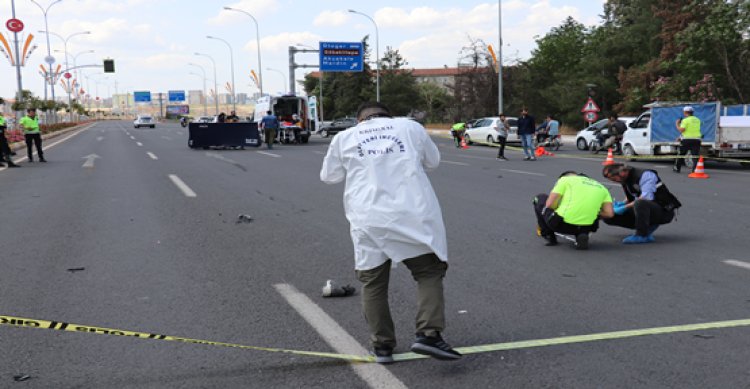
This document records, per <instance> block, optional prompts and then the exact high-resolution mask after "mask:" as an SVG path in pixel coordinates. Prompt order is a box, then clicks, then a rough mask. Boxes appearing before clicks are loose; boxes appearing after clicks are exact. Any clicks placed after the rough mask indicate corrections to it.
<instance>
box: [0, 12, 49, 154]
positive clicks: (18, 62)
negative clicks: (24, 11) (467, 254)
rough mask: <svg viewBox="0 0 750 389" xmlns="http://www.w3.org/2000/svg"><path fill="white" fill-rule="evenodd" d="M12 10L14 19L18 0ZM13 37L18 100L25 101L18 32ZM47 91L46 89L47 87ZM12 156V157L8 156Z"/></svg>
mask: <svg viewBox="0 0 750 389" xmlns="http://www.w3.org/2000/svg"><path fill="white" fill-rule="evenodd" d="M10 4H11V11H12V15H13V19H15V18H16V2H15V1H14V0H11V2H10ZM13 39H14V40H15V44H16V50H15V51H16V80H17V81H18V93H17V95H16V101H17V102H18V103H20V102H21V101H23V82H22V80H21V58H20V55H21V54H20V52H19V51H18V32H16V31H14V32H13ZM45 91H46V89H45ZM16 123H18V118H16ZM8 158H10V157H8Z"/></svg>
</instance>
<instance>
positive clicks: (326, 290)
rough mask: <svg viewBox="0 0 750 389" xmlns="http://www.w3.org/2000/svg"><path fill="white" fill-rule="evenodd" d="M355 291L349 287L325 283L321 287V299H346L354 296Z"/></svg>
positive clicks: (330, 282) (329, 281)
mask: <svg viewBox="0 0 750 389" xmlns="http://www.w3.org/2000/svg"><path fill="white" fill-rule="evenodd" d="M355 290H356V289H354V287H353V286H351V285H348V284H347V285H344V286H336V285H335V284H334V283H333V281H331V280H328V281H326V284H325V286H323V297H346V296H351V295H353V294H354V292H355Z"/></svg>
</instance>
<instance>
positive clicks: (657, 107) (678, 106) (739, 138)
mask: <svg viewBox="0 0 750 389" xmlns="http://www.w3.org/2000/svg"><path fill="white" fill-rule="evenodd" d="M688 105H689V106H691V107H693V109H694V114H695V116H696V117H697V118H698V119H700V120H701V133H702V135H703V140H702V144H701V155H704V156H706V157H715V158H733V159H750V116H721V114H723V113H726V112H727V110H725V109H722V107H721V103H718V102H710V103H665V102H659V103H654V104H649V105H646V106H645V107H646V108H648V111H646V112H644V113H642V114H641V115H640V116H638V118H637V119H635V120H634V121H633V122H631V123H630V124H629V125H628V127H629V128H628V130H627V131H625V134H624V135H623V138H622V147H623V149H622V150H623V154H624V155H625V157H626V158H627V157H628V156H630V157H634V156H639V155H640V156H656V155H675V154H677V153H678V152H679V146H680V143H679V137H680V132H679V131H678V130H677V128H676V127H675V121H676V120H677V119H681V118H682V117H683V114H682V109H683V108H684V107H686V106H688ZM735 112H745V113H747V112H748V110H747V109H744V110H740V111H735ZM695 158H697V156H691V155H688V156H687V158H686V160H685V164H686V165H687V166H688V167H689V168H692V166H693V164H694V163H695V162H696V161H695Z"/></svg>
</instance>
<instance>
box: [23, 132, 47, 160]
mask: <svg viewBox="0 0 750 389" xmlns="http://www.w3.org/2000/svg"><path fill="white" fill-rule="evenodd" d="M24 138H25V139H26V155H28V156H29V161H31V160H33V159H34V157H32V155H31V145H32V143H33V144H34V145H36V153H37V155H39V160H42V159H44V151H43V150H42V134H39V133H37V134H26V135H24Z"/></svg>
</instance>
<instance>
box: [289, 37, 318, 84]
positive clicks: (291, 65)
mask: <svg viewBox="0 0 750 389" xmlns="http://www.w3.org/2000/svg"><path fill="white" fill-rule="evenodd" d="M318 52H319V50H314V49H299V48H296V47H294V46H289V92H290V93H293V94H296V90H297V89H296V85H295V84H296V82H295V81H294V71H295V70H296V69H299V68H318V65H298V64H297V63H295V62H294V55H295V54H297V53H318Z"/></svg>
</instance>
